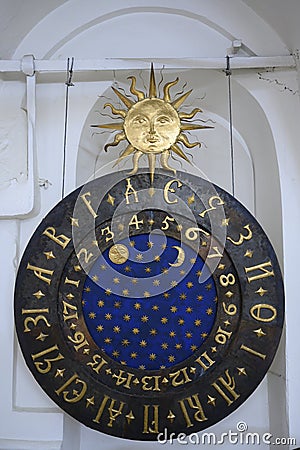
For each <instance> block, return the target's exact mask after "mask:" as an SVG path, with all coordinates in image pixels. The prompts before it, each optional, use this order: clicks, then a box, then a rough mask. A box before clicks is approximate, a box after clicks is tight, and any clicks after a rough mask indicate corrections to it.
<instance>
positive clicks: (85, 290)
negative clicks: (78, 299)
mask: <svg viewBox="0 0 300 450" xmlns="http://www.w3.org/2000/svg"><path fill="white" fill-rule="evenodd" d="M83 290H84V292H91V288H90V287H89V286H88V287H86V288H84V289H83ZM71 295H72V294H71ZM72 298H73V297H72Z"/></svg>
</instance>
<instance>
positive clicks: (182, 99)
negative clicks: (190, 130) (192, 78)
mask: <svg viewBox="0 0 300 450" xmlns="http://www.w3.org/2000/svg"><path fill="white" fill-rule="evenodd" d="M192 92H193V89H191V90H190V91H187V92H186V93H185V94H183V95H181V96H180V97H178V98H177V99H176V100H174V101H173V102H172V103H171V105H172V106H173V107H174V108H175V109H178V108H180V106H181V105H182V103H183V102H185V101H186V99H187V98H188V96H189V95H190V94H191V93H192Z"/></svg>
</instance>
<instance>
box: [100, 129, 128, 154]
mask: <svg viewBox="0 0 300 450" xmlns="http://www.w3.org/2000/svg"><path fill="white" fill-rule="evenodd" d="M125 139H126V135H125V133H124V132H122V133H118V134H116V135H115V138H114V141H113V142H109V143H108V144H106V145H105V146H104V150H105V151H106V152H107V149H108V147H116V146H117V145H118V144H119V143H120V142H121V141H124V140H125Z"/></svg>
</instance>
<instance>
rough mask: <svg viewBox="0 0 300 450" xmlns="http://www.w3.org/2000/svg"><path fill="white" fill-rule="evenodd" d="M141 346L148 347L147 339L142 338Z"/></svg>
mask: <svg viewBox="0 0 300 450" xmlns="http://www.w3.org/2000/svg"><path fill="white" fill-rule="evenodd" d="M140 346H141V347H147V341H145V339H142V340H141V342H140Z"/></svg>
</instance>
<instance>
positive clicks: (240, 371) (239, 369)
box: [237, 367, 247, 375]
mask: <svg viewBox="0 0 300 450" xmlns="http://www.w3.org/2000/svg"><path fill="white" fill-rule="evenodd" d="M237 370H238V372H239V373H238V374H239V375H247V372H246V369H245V367H237Z"/></svg>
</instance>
